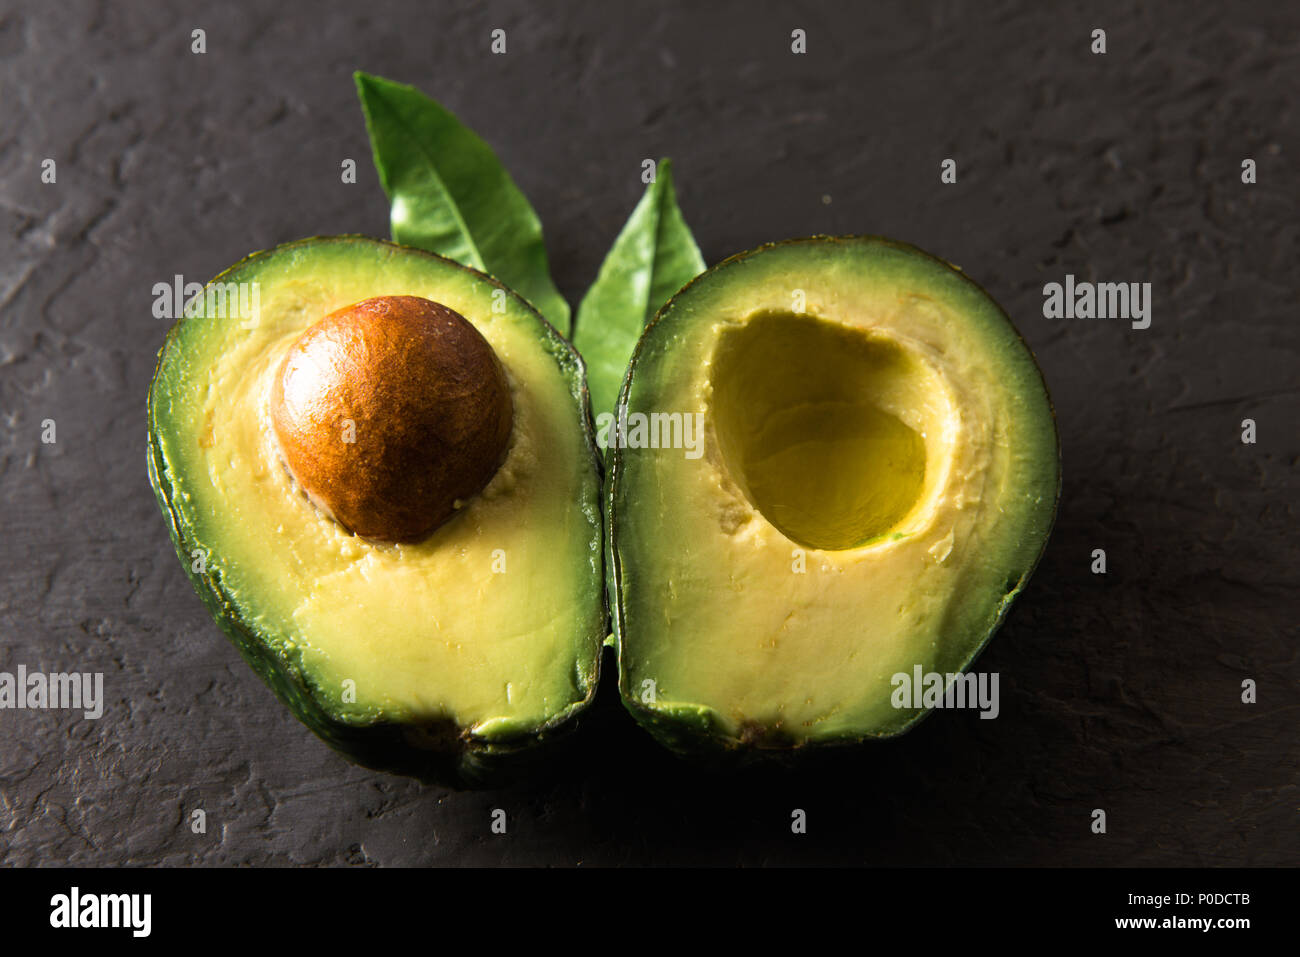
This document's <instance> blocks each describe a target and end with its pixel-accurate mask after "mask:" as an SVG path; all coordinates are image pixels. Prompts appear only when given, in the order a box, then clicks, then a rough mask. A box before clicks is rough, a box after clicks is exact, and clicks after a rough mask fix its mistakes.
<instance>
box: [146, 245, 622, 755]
mask: <svg viewBox="0 0 1300 957" xmlns="http://www.w3.org/2000/svg"><path fill="white" fill-rule="evenodd" d="M222 279H223V281H228V282H256V283H257V284H258V289H259V299H260V316H259V317H258V321H257V323H256V325H254V326H252V328H244V326H245V325H248V324H249V323H247V322H246V321H245V320H244V319H242V318H241V317H236V318H219V317H212V316H207V315H198V316H194V317H190V318H187V319H185V320H183V324H182V327H181V328H180V330H179V332H178V334H177V335H176V336H175V337H173V339H172V340H170V341H169V344H168V346H167V348H166V351H165V353H164V355H163V358H162V361H161V367H160V371H159V374H158V377H157V379H156V382H155V385H154V392H153V396H152V402H151V429H152V430H153V431H154V433H155V435H156V436H157V437H158V442H159V445H160V447H161V451H162V454H163V456H164V458H165V462H166V467H167V472H168V474H169V476H170V480H171V490H170V495H171V502H172V505H173V508H174V509H175V510H176V511H178V512H179V513H180V515H181V519H182V524H183V525H184V530H185V531H186V533H187V534H188V536H189V538H190V539H191V546H192V547H194V548H199V549H201V550H203V551H205V552H206V562H207V568H208V571H209V574H215V576H216V578H217V579H218V580H219V582H220V585H221V588H222V590H223V591H224V592H225V594H226V596H227V599H228V600H229V601H230V602H231V603H232V604H234V605H235V606H236V608H237V611H238V614H239V616H240V617H241V619H243V621H244V623H245V624H246V625H248V626H250V627H251V628H252V629H253V630H255V631H256V632H257V633H258V634H259V635H260V636H261V637H262V639H263V640H264V641H265V643H266V644H267V645H268V646H270V647H271V648H272V649H274V650H275V652H276V653H277V654H279V655H281V656H282V657H284V658H285V659H286V660H289V661H291V662H294V663H295V664H296V665H297V666H298V667H299V668H300V669H301V672H302V673H303V674H304V675H305V676H306V678H307V681H308V683H309V684H310V686H311V689H312V692H313V694H314V695H315V697H316V698H317V700H318V701H319V702H320V703H321V704H322V706H323V707H325V709H326V710H327V711H328V712H329V713H330V714H331V715H333V716H334V717H335V718H337V719H338V720H341V721H344V722H347V723H354V724H367V723H371V722H375V721H381V720H382V721H397V722H420V721H428V720H434V719H447V718H450V719H452V720H454V721H455V722H456V723H457V724H458V725H459V726H460V727H462V728H465V729H468V730H469V731H471V732H472V733H473V734H474V735H476V736H478V737H480V738H484V739H492V738H497V737H509V736H511V735H515V734H518V733H521V732H526V731H529V730H530V729H536V728H538V727H539V726H541V725H543V724H544V723H545V722H547V721H548V720H551V719H553V718H555V717H556V716H557V715H560V714H562V713H563V712H564V711H565V710H566V709H568V708H570V707H572V706H574V705H576V704H577V703H579V702H581V701H583V700H584V699H586V698H587V696H588V695H589V693H590V691H591V686H592V683H593V682H594V680H595V674H596V665H597V661H598V656H599V653H600V641H601V639H602V637H603V634H602V632H603V620H604V613H603V608H602V605H601V603H602V588H601V581H600V576H601V563H600V558H599V546H600V537H599V515H598V512H597V510H596V509H595V508H594V503H595V496H596V494H597V486H598V481H599V479H598V476H597V474H596V472H595V469H594V465H593V460H592V453H591V451H590V448H589V446H588V445H587V439H586V433H585V431H584V428H585V427H584V416H585V412H584V410H583V408H582V405H581V402H580V400H579V398H578V397H577V396H576V395H575V394H574V392H575V387H574V384H573V382H574V380H573V377H572V373H573V368H572V362H571V359H570V360H569V361H568V364H567V365H566V360H565V358H564V356H563V354H562V352H561V351H560V350H557V348H556V347H555V340H553V339H548V336H553V335H554V334H553V333H552V332H551V331H550V330H549V328H547V327H544V326H543V325H542V323H541V322H540V320H539V319H538V318H537V316H536V315H535V314H534V313H533V312H532V311H531V310H529V309H527V308H526V307H525V306H524V305H523V304H522V303H521V302H520V301H518V300H516V299H515V298H514V297H513V296H507V295H505V294H504V293H503V292H500V291H499V290H498V287H496V286H494V285H493V284H491V283H489V282H488V281H486V280H485V279H483V278H482V277H480V276H478V275H477V274H474V273H471V272H469V271H467V270H464V269H462V268H460V267H458V266H456V265H454V264H452V263H449V262H446V261H443V260H438V259H436V258H433V257H429V256H425V255H422V254H417V253H413V252H411V251H405V250H401V249H399V248H397V247H393V246H390V245H386V244H380V243H375V242H372V241H365V240H360V239H339V240H331V241H319V242H315V243H305V244H298V245H294V246H290V247H282V248H281V249H280V250H276V251H274V252H273V253H271V254H269V255H264V256H262V257H259V258H255V259H253V260H251V261H249V262H248V263H247V264H241V266H239V267H236V268H235V270H233V271H232V272H231V273H229V274H226V275H225V276H223V277H222ZM387 295H414V296H422V297H424V298H427V299H431V300H433V301H435V302H440V303H442V304H444V305H446V306H448V307H450V308H451V309H454V310H455V311H456V312H458V313H460V314H461V315H463V316H465V317H466V318H467V319H469V320H470V321H471V322H472V323H473V324H474V325H475V326H476V327H477V328H478V329H479V331H480V332H481V333H482V334H483V335H484V336H485V338H486V339H487V340H488V342H489V343H490V344H491V346H492V348H493V349H494V351H495V352H496V354H497V356H498V357H499V358H500V360H501V362H502V364H503V365H504V367H505V369H506V371H507V376H508V378H509V381H510V385H511V390H512V397H513V400H514V409H515V414H514V425H513V432H512V436H511V439H510V443H511V444H510V448H509V451H508V453H507V455H506V459H505V461H504V464H503V465H502V466H501V468H500V470H499V471H498V473H497V474H496V476H495V477H494V478H493V479H492V481H491V482H490V483H489V485H488V486H487V487H486V488H485V489H484V491H483V492H482V493H481V494H479V495H478V496H476V497H475V498H473V499H472V500H470V501H468V502H466V503H465V504H464V506H463V508H462V510H461V511H460V512H459V514H457V515H456V516H455V517H454V518H452V519H451V520H450V521H448V522H447V523H446V524H445V525H444V526H442V527H441V528H439V529H438V530H437V531H435V532H434V534H433V535H432V536H431V537H429V538H428V539H426V540H425V541H423V542H420V543H418V544H415V545H397V546H393V545H380V544H373V543H369V542H366V541H364V540H361V539H359V538H356V537H354V536H352V535H349V534H348V533H347V532H346V531H344V530H343V529H342V528H341V527H340V526H339V525H337V524H336V523H334V522H333V521H332V520H330V519H329V518H328V517H326V516H325V515H323V514H322V513H321V512H319V511H318V510H317V509H316V508H315V507H314V506H313V505H312V504H311V503H310V502H308V500H307V499H306V498H305V497H304V496H303V495H302V494H300V492H299V491H297V490H296V489H295V487H294V486H293V485H292V483H291V480H290V479H289V477H288V475H287V474H286V471H285V469H284V468H283V467H282V464H281V462H280V460H279V458H278V455H277V452H276V449H275V444H274V441H273V433H272V430H271V428H270V424H269V419H268V415H267V400H268V395H269V385H270V379H271V376H272V375H273V374H274V372H275V370H276V369H277V367H278V365H279V363H280V360H281V358H282V356H283V355H284V352H285V350H286V349H287V348H288V347H289V345H290V344H291V343H292V342H293V341H294V340H295V338H296V337H297V336H298V335H299V334H300V333H302V332H303V331H304V330H305V329H306V328H307V327H308V326H310V325H311V324H313V323H314V322H316V321H317V320H318V319H320V318H321V317H323V316H325V315H327V314H329V313H331V312H333V311H334V310H336V309H339V308H341V307H343V306H346V305H349V304H351V303H354V302H357V301H358V300H361V299H365V298H369V297H373V296H387ZM494 306H495V307H496V308H495V310H494ZM353 699H354V700H353Z"/></svg>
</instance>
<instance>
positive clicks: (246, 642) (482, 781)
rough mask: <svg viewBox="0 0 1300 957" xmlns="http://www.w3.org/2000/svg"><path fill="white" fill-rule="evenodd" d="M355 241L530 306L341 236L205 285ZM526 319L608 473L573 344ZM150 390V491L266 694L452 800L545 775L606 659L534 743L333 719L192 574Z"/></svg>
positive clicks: (363, 756)
mask: <svg viewBox="0 0 1300 957" xmlns="http://www.w3.org/2000/svg"><path fill="white" fill-rule="evenodd" d="M347 241H359V242H366V243H382V244H383V245H386V246H392V247H394V248H395V249H401V250H402V251H403V252H404V253H413V254H417V255H421V256H429V257H431V258H434V259H439V260H442V261H443V262H446V263H450V264H452V265H454V266H456V267H457V268H459V269H464V270H465V271H467V272H470V273H473V274H475V275H476V276H478V277H480V278H481V279H482V280H483V281H485V282H488V283H491V284H492V285H494V286H496V287H498V288H500V289H503V290H505V292H506V294H507V295H509V296H511V297H512V298H514V299H516V300H518V301H519V302H521V303H524V304H525V305H527V303H526V301H525V300H523V299H522V298H521V297H520V296H519V295H518V293H516V292H514V291H513V290H511V289H510V288H509V287H507V286H505V285H503V284H502V283H500V282H498V281H497V280H496V279H494V278H492V277H491V276H488V275H486V274H485V273H480V272H478V270H475V269H472V268H470V267H468V266H465V265H463V264H461V263H456V262H454V261H453V260H449V259H446V257H443V256H438V255H437V254H435V253H430V252H427V251H424V250H419V249H415V248H413V247H407V246H401V245H399V244H397V243H390V242H388V241H386V240H378V239H374V238H372V237H368V236H362V235H359V234H343V235H337V236H311V237H307V238H304V239H299V240H295V241H293V242H289V243H284V244H281V245H279V246H276V247H273V248H272V249H269V250H262V251H259V252H254V253H250V254H249V255H248V256H245V257H244V258H243V259H241V260H240V261H239V262H237V263H235V264H234V265H232V266H230V267H229V268H227V269H225V270H223V271H222V272H221V273H219V274H218V275H217V276H215V277H214V278H213V279H211V280H209V282H208V284H207V285H212V284H214V283H220V282H223V281H225V280H226V277H227V276H228V275H229V274H231V273H234V272H236V271H237V270H239V269H240V268H241V267H243V266H245V265H246V264H248V263H249V262H250V261H252V260H255V259H258V258H259V257H262V256H265V255H267V254H268V253H271V252H276V251H282V250H285V249H288V248H292V247H294V246H300V245H308V244H312V243H317V242H347ZM528 309H529V310H530V311H531V312H533V313H534V314H535V315H536V318H537V320H538V321H539V322H540V323H541V324H542V327H543V329H544V331H545V334H546V336H547V338H548V339H550V340H552V344H553V345H557V344H558V346H559V347H562V348H563V349H564V350H566V351H567V353H568V354H569V356H571V358H572V362H573V368H574V369H575V370H576V374H575V375H574V376H573V377H571V381H572V385H573V386H574V392H575V395H578V396H579V397H580V398H581V402H582V406H583V409H584V410H585V415H584V431H585V437H584V438H585V442H586V445H587V448H588V450H589V452H590V455H591V458H592V461H593V462H594V463H595V466H596V469H597V471H598V473H601V472H603V468H602V462H601V459H600V456H599V454H598V452H597V447H596V439H595V426H594V422H593V419H592V413H591V399H590V395H589V393H588V390H587V380H586V375H585V366H584V364H583V362H582V358H581V356H579V355H578V353H577V352H576V351H574V350H573V347H572V346H571V345H569V343H568V340H566V339H565V338H564V337H563V336H561V335H560V334H559V333H558V332H557V331H556V330H555V328H554V327H553V326H552V325H551V324H550V323H549V322H547V320H546V319H545V318H544V317H543V316H542V315H541V314H540V313H537V311H536V310H535V309H533V307H532V306H531V305H528ZM180 327H181V321H178V322H176V323H175V324H174V325H173V326H172V329H171V330H170V331H169V332H168V334H167V337H166V339H165V340H164V341H163V344H162V346H161V347H160V348H159V350H158V361H157V362H156V364H155V368H154V381H156V380H157V377H158V373H159V371H160V369H161V367H162V358H163V355H164V354H165V352H166V350H167V346H168V344H169V343H171V341H172V340H173V338H174V337H176V336H177V335H178V334H179V331H180ZM153 412H154V390H153V387H152V385H151V387H150V390H149V398H148V403H147V408H146V418H147V420H148V422H149V423H150V425H149V434H148V444H147V461H146V465H147V468H148V474H149V484H150V486H151V487H152V488H153V491H154V496H155V498H156V499H157V500H158V505H159V508H160V509H161V511H162V513H163V516H164V519H165V521H166V524H167V532H168V535H169V537H170V538H171V540H172V544H173V546H174V548H175V550H176V555H177V557H178V558H179V559H180V563H181V567H182V568H183V569H184V570H185V574H186V576H187V577H188V578H189V580H190V584H191V585H193V587H194V590H195V591H196V592H197V593H198V596H199V598H200V599H201V600H202V602H203V604H204V606H205V607H206V608H207V610H208V613H209V614H210V615H211V616H212V618H213V620H214V621H215V622H216V623H217V625H218V626H219V627H220V628H221V630H222V631H223V632H224V633H225V635H226V636H227V637H228V638H229V639H230V641H231V642H232V643H233V644H234V646H235V648H236V649H237V650H238V651H239V653H240V656H241V657H242V658H243V659H244V661H245V662H247V663H248V665H249V667H251V668H252V669H253V671H254V672H255V673H256V674H257V675H258V676H259V677H260V678H261V679H262V680H263V681H264V682H265V683H266V684H267V685H268V686H269V687H270V689H271V690H272V691H273V692H274V693H275V696H276V698H278V699H279V700H280V702H281V703H282V704H284V705H285V707H287V708H288V709H289V710H290V711H292V712H293V714H294V715H295V716H296V717H297V718H298V720H300V721H301V722H302V723H303V724H305V725H306V726H307V727H308V728H310V729H311V731H312V732H313V733H314V734H316V735H317V737H319V738H320V739H321V740H323V741H324V742H325V743H326V744H328V745H329V746H330V747H332V748H334V749H335V750H336V751H338V752H339V753H341V754H342V755H344V756H345V757H346V758H348V759H349V760H350V761H352V762H354V763H356V764H359V765H361V766H363V767H367V768H370V769H372V770H376V771H384V772H387V773H392V774H400V775H404V776H407V777H412V778H415V779H417V780H419V781H421V782H423V783H426V784H437V785H441V786H445V787H450V788H454V789H456V790H472V789H480V788H493V787H501V786H503V785H506V784H508V783H510V782H511V781H513V780H515V779H517V778H518V777H519V776H520V775H522V774H525V773H527V772H528V769H530V768H533V767H536V766H539V765H542V764H543V763H545V762H546V761H547V760H548V759H550V758H552V757H553V756H555V753H556V752H557V751H558V750H559V749H560V748H561V747H562V746H564V745H565V744H567V739H568V738H569V737H570V733H571V732H572V731H573V730H574V729H575V728H576V726H577V719H578V717H579V715H580V714H581V713H582V712H583V711H585V710H586V709H587V708H588V707H589V706H590V705H591V703H592V702H593V701H594V700H595V695H596V689H597V687H598V686H599V683H600V671H601V663H602V661H603V658H604V655H603V654H600V655H597V657H596V661H595V672H594V674H593V680H592V682H591V687H590V689H589V691H588V692H587V695H586V697H585V698H584V699H583V700H581V701H579V702H575V703H574V704H573V705H572V706H570V707H569V708H568V709H566V710H565V711H563V712H561V713H560V714H558V715H556V716H555V717H554V718H553V719H552V720H550V721H548V722H546V723H545V724H544V725H542V726H540V727H538V728H536V729H534V730H533V731H532V732H531V733H529V734H525V735H521V736H519V737H517V738H514V739H510V740H508V741H498V742H491V743H489V742H485V741H481V740H478V739H474V738H472V737H471V736H469V735H467V734H465V733H464V732H463V731H462V730H461V729H460V728H457V727H455V725H454V724H452V723H451V722H449V721H448V722H438V723H435V724H432V725H424V726H421V725H408V724H397V723H393V722H387V723H375V724H370V725H354V724H348V723H345V722H342V721H339V720H337V719H336V718H335V717H333V716H332V715H330V714H329V713H328V712H327V711H326V710H325V709H324V708H322V707H321V706H320V704H319V702H317V701H316V699H315V697H314V696H313V694H312V692H311V690H310V684H309V682H308V680H307V676H306V675H305V674H304V672H303V670H302V669H301V668H300V667H299V666H298V665H297V664H296V663H295V662H293V661H292V660H290V659H288V658H286V657H282V656H280V655H277V654H275V653H273V652H272V650H271V649H270V648H269V647H268V646H267V645H266V643H265V642H263V641H262V640H261V639H260V638H259V637H258V633H257V629H256V628H255V627H254V626H253V625H252V624H251V623H249V622H247V621H245V620H244V619H243V617H242V616H241V615H240V613H239V611H238V609H237V607H236V606H235V605H234V603H233V602H231V601H230V599H229V596H228V595H227V593H226V591H225V589H224V588H223V586H222V583H221V580H220V575H218V574H217V573H216V572H215V570H213V571H207V572H195V571H194V570H193V565H192V559H191V556H190V552H191V549H192V547H194V546H192V544H191V543H190V542H189V540H188V539H187V537H186V534H185V531H184V528H183V523H182V522H181V521H180V518H179V516H178V515H177V513H176V510H175V508H174V507H173V505H172V501H171V496H170V489H171V484H170V482H169V480H168V476H167V471H166V464H165V461H164V458H163V455H162V451H161V448H160V446H159V441H158V437H157V436H156V435H155V434H154V430H153V426H152V423H153V421H154V416H153Z"/></svg>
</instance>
